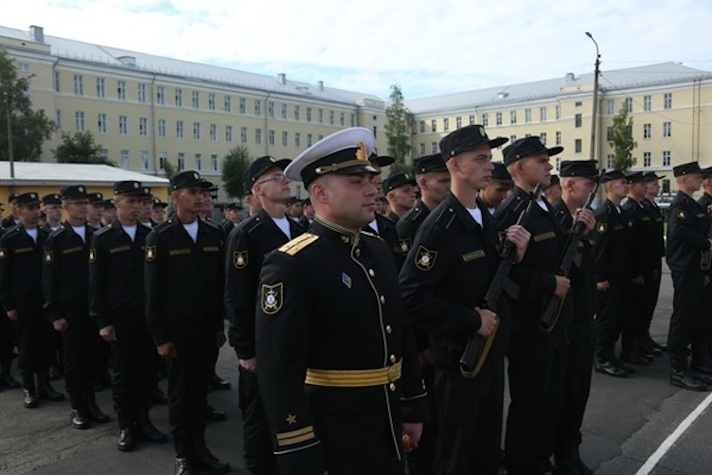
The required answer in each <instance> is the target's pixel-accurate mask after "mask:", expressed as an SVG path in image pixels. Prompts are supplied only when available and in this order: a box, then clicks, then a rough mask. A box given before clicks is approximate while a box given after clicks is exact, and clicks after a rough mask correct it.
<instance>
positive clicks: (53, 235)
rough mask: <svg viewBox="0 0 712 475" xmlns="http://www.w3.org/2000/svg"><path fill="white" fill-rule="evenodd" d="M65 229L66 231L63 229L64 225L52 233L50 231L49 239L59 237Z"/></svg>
mask: <svg viewBox="0 0 712 475" xmlns="http://www.w3.org/2000/svg"><path fill="white" fill-rule="evenodd" d="M65 229H66V228H65V227H64V224H63V225H61V226H60V227H58V228H57V229H55V230H54V231H52V232H51V233H50V237H56V236H59V235H60V234H62V233H63V232H64V230H65Z"/></svg>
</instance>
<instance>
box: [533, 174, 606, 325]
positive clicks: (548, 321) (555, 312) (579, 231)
mask: <svg viewBox="0 0 712 475" xmlns="http://www.w3.org/2000/svg"><path fill="white" fill-rule="evenodd" d="M597 191H598V183H596V187H595V188H594V189H593V191H592V192H591V194H590V195H588V199H587V200H586V204H585V205H584V207H583V209H591V205H592V204H593V200H594V199H595V198H596V192H597ZM583 227H584V224H583V221H576V223H575V224H574V227H573V229H572V230H571V235H570V236H569V241H568V243H567V244H566V249H564V253H563V255H562V256H561V259H560V261H559V264H558V265H557V266H556V274H557V275H561V276H564V277H567V278H568V277H569V275H570V274H571V266H572V265H573V263H574V257H575V256H576V250H577V248H578V245H579V242H581V238H582V237H583ZM563 304H564V299H561V298H559V297H557V296H556V295H553V294H552V295H551V296H550V297H549V300H548V301H547V302H546V305H545V306H544V311H543V312H542V314H541V318H540V319H539V330H540V331H541V332H542V333H544V334H546V335H548V334H549V333H551V332H552V331H553V330H554V327H555V326H556V322H558V321H559V314H561V307H562V306H563Z"/></svg>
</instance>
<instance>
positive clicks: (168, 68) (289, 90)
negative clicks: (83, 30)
mask: <svg viewBox="0 0 712 475" xmlns="http://www.w3.org/2000/svg"><path fill="white" fill-rule="evenodd" d="M0 36H5V37H8V38H13V39H17V40H22V41H34V38H33V37H32V36H31V34H30V32H29V30H27V31H23V30H18V29H15V28H8V27H4V26H0ZM44 44H47V45H49V46H50V51H51V54H52V55H55V56H57V57H59V58H64V59H69V60H75V61H86V62H91V63H100V64H105V65H106V66H112V67H116V68H122V69H127V70H132V71H145V72H147V73H157V74H164V75H167V76H176V77H183V78H191V79H196V80H201V81H205V82H213V83H219V84H228V85H233V86H237V87H245V88H249V89H257V90H260V91H270V92H276V93H282V94H287V95H292V96H303V97H305V98H308V99H309V100H315V99H316V100H325V101H331V102H340V103H343V104H348V105H350V106H353V105H355V104H357V103H361V101H363V100H364V99H370V100H373V101H379V102H383V99H382V98H380V97H378V96H374V95H370V94H364V93H360V92H355V91H346V90H343V89H337V88H332V87H326V86H324V85H323V84H321V83H320V84H309V83H306V82H301V81H293V80H287V79H286V76H285V77H284V81H283V80H282V79H283V78H282V77H279V76H274V77H273V76H267V75H264V74H256V73H250V72H246V71H238V70H236V69H231V68H226V67H221V66H212V65H208V64H202V63H194V62H190V61H183V60H179V59H172V58H167V57H164V56H155V55H151V54H146V53H140V52H137V51H130V50H124V49H120V48H114V47H111V46H102V45H96V44H92V43H84V42H82V41H75V40H71V39H67V38H59V37H56V36H48V35H45V36H44Z"/></svg>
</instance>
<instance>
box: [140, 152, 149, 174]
mask: <svg viewBox="0 0 712 475" xmlns="http://www.w3.org/2000/svg"><path fill="white" fill-rule="evenodd" d="M141 170H148V151H146V150H144V151H143V152H141Z"/></svg>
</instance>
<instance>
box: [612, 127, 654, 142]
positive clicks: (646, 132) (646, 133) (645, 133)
mask: <svg viewBox="0 0 712 475" xmlns="http://www.w3.org/2000/svg"><path fill="white" fill-rule="evenodd" d="M610 128H611V127H609V129H610ZM651 135H652V131H651V125H650V124H643V138H644V139H649V138H650V137H651ZM609 140H610V139H609Z"/></svg>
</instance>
